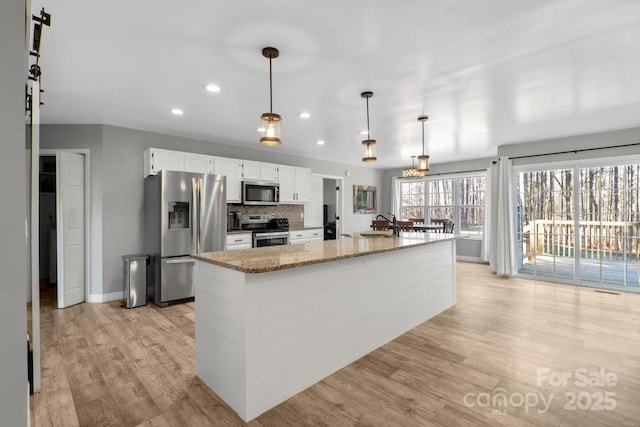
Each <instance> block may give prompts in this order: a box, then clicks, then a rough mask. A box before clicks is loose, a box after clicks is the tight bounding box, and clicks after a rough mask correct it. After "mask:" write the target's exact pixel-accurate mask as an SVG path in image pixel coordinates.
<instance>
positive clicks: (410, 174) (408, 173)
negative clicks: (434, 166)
mask: <svg viewBox="0 0 640 427" xmlns="http://www.w3.org/2000/svg"><path fill="white" fill-rule="evenodd" d="M415 159H416V156H411V167H410V168H406V169H403V170H402V176H403V177H405V178H420V177H423V176H424V172H420V171H419V170H418V169H416V167H415V164H414V163H415Z"/></svg>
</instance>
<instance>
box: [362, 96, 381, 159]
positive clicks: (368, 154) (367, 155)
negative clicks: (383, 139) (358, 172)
mask: <svg viewBox="0 0 640 427" xmlns="http://www.w3.org/2000/svg"><path fill="white" fill-rule="evenodd" d="M360 96H361V97H363V98H365V99H366V100H367V139H365V140H363V141H362V145H363V146H364V147H365V148H364V157H363V158H362V161H363V162H365V163H371V162H375V161H376V160H378V159H377V158H376V156H374V155H373V146H374V145H376V140H375V139H371V133H370V131H369V98H371V97H372V96H373V92H362V93H361V94H360Z"/></svg>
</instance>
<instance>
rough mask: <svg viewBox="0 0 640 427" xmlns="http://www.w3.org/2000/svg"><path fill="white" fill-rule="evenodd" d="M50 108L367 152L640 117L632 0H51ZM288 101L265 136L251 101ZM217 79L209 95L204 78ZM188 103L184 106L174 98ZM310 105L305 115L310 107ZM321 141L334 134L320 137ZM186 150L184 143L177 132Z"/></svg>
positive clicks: (636, 5) (82, 116)
mask: <svg viewBox="0 0 640 427" xmlns="http://www.w3.org/2000/svg"><path fill="white" fill-rule="evenodd" d="M34 3H35V7H34V10H39V9H40V7H41V6H44V7H45V9H46V10H47V11H48V12H49V13H51V15H52V26H51V27H50V28H45V30H44V35H43V39H42V48H41V52H42V58H41V65H42V72H43V77H42V84H43V89H44V90H45V94H44V96H43V101H44V102H45V106H44V110H43V113H42V122H43V123H103V124H110V125H116V126H124V127H131V128H136V129H142V130H149V131H154V132H160V133H166V134H171V135H179V136H185V137H192V138H197V139H202V140H207V141H214V142H221V143H226V144H233V145H239V146H247V147H250V148H259V149H263V150H270V151H279V152H282V153H287V154H295V155H302V156H306V157H313V158H318V159H326V160H332V161H339V162H343V163H350V164H362V163H361V161H360V158H361V157H362V155H363V149H362V148H361V144H360V141H361V140H362V139H364V138H365V137H363V136H362V135H359V134H358V131H360V130H361V129H363V128H366V111H365V100H364V99H363V98H361V97H360V93H361V92H362V91H365V90H371V91H373V92H374V96H373V98H371V99H370V101H369V105H370V114H371V137H372V138H374V139H376V140H377V141H378V144H377V145H376V155H377V157H378V162H377V163H373V164H369V165H371V167H377V168H392V167H401V166H407V165H408V164H410V163H411V159H410V156H411V155H412V154H420V151H421V128H420V123H419V122H418V121H417V117H418V116H420V115H422V114H427V115H429V117H430V120H429V121H428V122H426V125H425V131H426V151H427V154H430V155H431V161H432V163H442V162H449V161H455V160H464V159H472V158H481V157H491V156H494V155H495V154H496V147H497V146H498V145H502V144H508V143H517V142H526V141H532V140H538V139H547V138H553V137H560V136H567V135H576V134H583V133H593V132H600V131H606V130H613V129H622V128H630V127H636V126H640V1H638V0H607V1H604V0H597V1H595V0H594V1H591V0H557V1H549V0H536V1H531V0H458V1H455V0H402V1H394V2H391V1H381V0H367V1H363V0H350V1H344V0H323V1H313V2H312V1H302V0H269V1H264V0H262V1H260V0H236V1H230V0H227V1H212V0H189V1H175V0H172V1H168V0H155V1H151V0H136V1H131V0H111V1H104V0H100V1H97V0H85V1H72V0H53V1H50V2H47V1H42V0H40V1H38V2H34ZM265 46H274V47H276V48H278V49H279V50H280V57H279V58H278V59H275V60H274V61H273V79H274V83H273V84H274V101H273V102H274V112H277V113H279V114H281V115H282V116H283V134H282V141H283V143H282V145H281V146H280V147H277V148H267V147H262V146H260V144H259V142H258V140H259V137H260V135H259V133H258V132H257V131H256V128H257V127H258V125H259V117H260V115H261V114H262V113H264V112H267V111H268V110H269V100H268V95H269V86H268V83H269V81H268V75H269V74H268V70H269V61H268V60H267V59H265V58H264V57H263V56H262V55H261V49H262V48H263V47H265ZM208 83H215V84H217V85H219V86H220V87H221V89H222V90H221V91H220V92H219V93H217V94H212V93H208V92H206V91H205V90H204V86H205V85H206V84H208ZM174 107H179V108H182V109H184V111H185V114H184V116H182V117H177V116H173V115H172V114H171V113H170V109H172V108H174ZM302 111H308V112H310V113H311V114H312V117H311V118H310V119H307V120H303V119H300V118H299V117H298V114H299V113H300V112H302ZM318 139H323V140H325V141H326V144H325V145H324V146H318V145H316V140H318ZM175 148H176V149H179V148H180V147H175Z"/></svg>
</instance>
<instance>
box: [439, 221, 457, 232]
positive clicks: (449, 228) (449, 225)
mask: <svg viewBox="0 0 640 427" xmlns="http://www.w3.org/2000/svg"><path fill="white" fill-rule="evenodd" d="M454 226H455V223H454V222H453V221H447V222H445V223H444V225H443V227H442V232H443V233H450V234H453V228H454Z"/></svg>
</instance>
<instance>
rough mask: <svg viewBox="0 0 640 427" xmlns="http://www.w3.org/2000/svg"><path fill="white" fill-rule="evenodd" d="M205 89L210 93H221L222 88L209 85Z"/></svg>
mask: <svg viewBox="0 0 640 427" xmlns="http://www.w3.org/2000/svg"><path fill="white" fill-rule="evenodd" d="M205 89H207V90H208V91H209V92H214V93H215V92H220V86H216V85H207V86H206V87H205Z"/></svg>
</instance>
